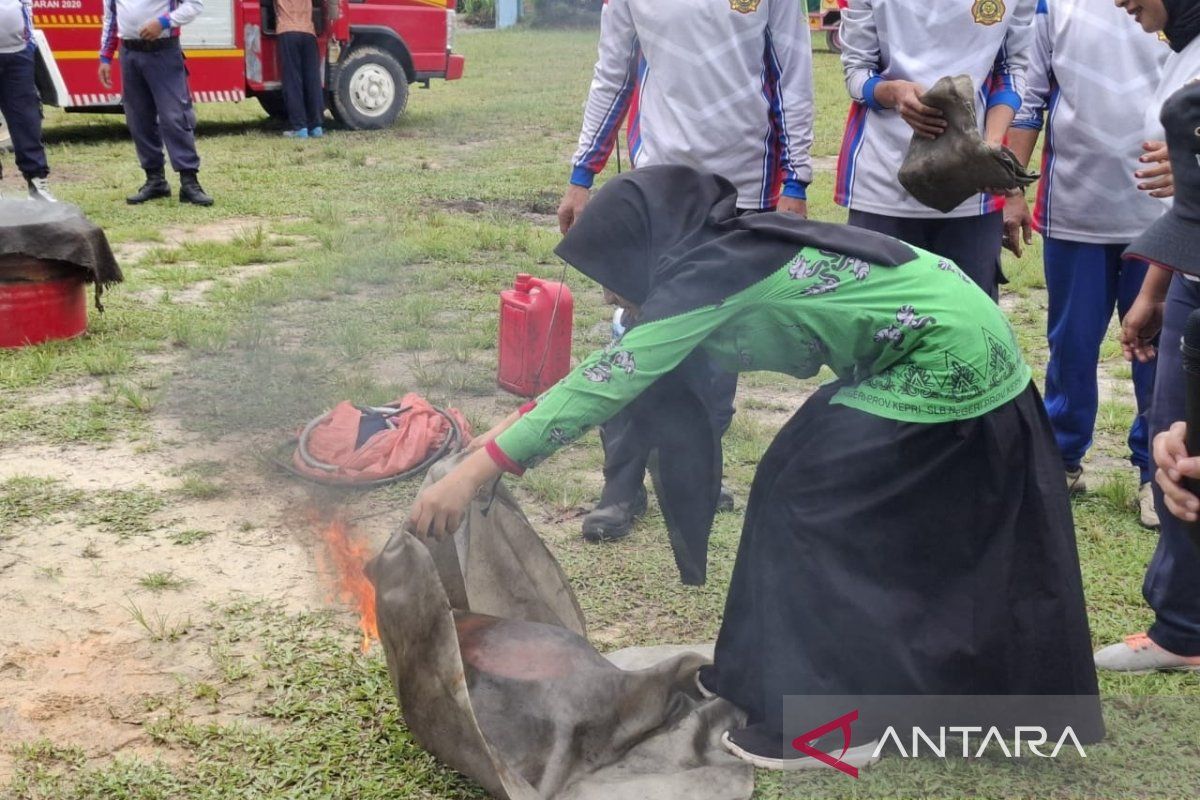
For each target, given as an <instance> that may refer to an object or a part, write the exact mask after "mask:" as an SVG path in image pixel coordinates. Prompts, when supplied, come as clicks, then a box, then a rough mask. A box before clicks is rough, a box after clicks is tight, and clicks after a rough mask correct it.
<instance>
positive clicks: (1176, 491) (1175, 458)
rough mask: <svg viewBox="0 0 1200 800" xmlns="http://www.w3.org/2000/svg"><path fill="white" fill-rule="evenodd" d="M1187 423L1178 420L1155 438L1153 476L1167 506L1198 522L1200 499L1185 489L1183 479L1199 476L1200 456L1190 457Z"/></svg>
mask: <svg viewBox="0 0 1200 800" xmlns="http://www.w3.org/2000/svg"><path fill="white" fill-rule="evenodd" d="M1186 435H1187V423H1186V422H1176V423H1175V424H1174V425H1172V426H1171V429H1170V430H1168V431H1163V432H1162V433H1160V434H1159V435H1158V436H1155V437H1154V463H1155V464H1157V465H1158V472H1157V473H1156V474H1155V476H1154V479H1155V481H1157V483H1158V486H1159V488H1161V489H1162V492H1163V500H1164V501H1166V504H1167V509H1168V510H1169V511H1170V512H1171V513H1172V514H1174V515H1175V516H1176V517H1178V518H1179V519H1182V520H1184V521H1186V522H1195V521H1196V519H1197V518H1198V513H1200V498H1197V497H1196V495H1194V494H1192V493H1191V491H1189V490H1188V489H1186V488H1184V485H1183V479H1184V478H1200V458H1189V457H1188V452H1187V446H1186V445H1185V444H1184V437H1185V436H1186Z"/></svg>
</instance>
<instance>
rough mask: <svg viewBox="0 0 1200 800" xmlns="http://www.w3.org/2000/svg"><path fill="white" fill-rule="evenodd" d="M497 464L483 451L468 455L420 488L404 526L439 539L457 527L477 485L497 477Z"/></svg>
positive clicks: (406, 528) (421, 535)
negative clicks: (438, 477)
mask: <svg viewBox="0 0 1200 800" xmlns="http://www.w3.org/2000/svg"><path fill="white" fill-rule="evenodd" d="M500 472H501V470H500V467H499V466H497V465H496V462H494V461H492V457H491V456H489V455H488V454H487V452H486V451H484V450H476V451H475V452H474V453H472V454H471V455H469V456H467V457H466V458H465V459H464V460H463V461H462V462H461V463H460V464H459V465H458V466H457V467H455V468H454V469H452V470H451V471H450V473H449V474H448V475H446V476H445V477H444V478H442V479H441V480H440V481H438V482H437V483H434V484H430V485H429V486H427V487H425V488H424V489H422V490H421V493H420V494H418V495H417V499H416V500H415V501H414V502H413V505H412V508H411V509H410V510H409V512H408V519H407V520H405V523H404V529H405V530H407V531H408V532H409V533H412V534H414V535H416V536H419V537H421V538H425V537H433V538H435V539H440V538H442V537H443V536H449V535H451V534H453V533H454V532H455V531H456V530H458V526H459V525H460V524H461V523H462V518H463V514H464V513H466V510H467V507H468V506H469V505H470V504H471V499H472V498H473V497H474V496H475V492H477V491H479V487H480V486H482V485H483V484H485V483H487V482H488V481H489V480H494V479H495V478H497V477H499V476H500Z"/></svg>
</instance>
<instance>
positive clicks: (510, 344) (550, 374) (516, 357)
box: [496, 273, 575, 397]
mask: <svg viewBox="0 0 1200 800" xmlns="http://www.w3.org/2000/svg"><path fill="white" fill-rule="evenodd" d="M574 316H575V301H574V299H573V298H572V297H571V290H570V289H569V288H567V285H566V284H565V283H558V282H557V281H547V280H542V279H541V278H535V277H533V276H532V275H527V274H525V273H520V274H519V275H517V279H516V280H515V281H514V282H513V287H512V288H511V289H505V290H504V291H502V292H500V342H499V349H500V366H499V370H498V373H497V377H496V382H497V383H498V384H499V385H500V388H502V389H505V390H507V391H510V392H512V393H513V394H516V395H520V396H521V397H535V396H537V395H539V394H541V393H542V392H544V391H545V390H546V389H549V388H550V387H551V386H553V385H554V384H555V383H558V381H559V380H561V379H562V378H563V377H564V376H565V375H566V374H567V373H568V372H569V371H570V369H571V328H572V325H573V323H574Z"/></svg>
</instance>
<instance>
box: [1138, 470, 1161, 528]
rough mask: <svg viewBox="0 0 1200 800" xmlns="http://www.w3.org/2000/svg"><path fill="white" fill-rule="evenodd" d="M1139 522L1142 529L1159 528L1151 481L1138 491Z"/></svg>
mask: <svg viewBox="0 0 1200 800" xmlns="http://www.w3.org/2000/svg"><path fill="white" fill-rule="evenodd" d="M1138 521H1139V522H1141V523H1142V527H1144V528H1150V529H1151V530H1153V529H1155V528H1157V527H1159V525H1160V523H1159V521H1158V511H1156V510H1155V508H1154V490H1153V488H1151V486H1150V481H1146V482H1145V483H1143V484H1142V485H1141V488H1139V489H1138Z"/></svg>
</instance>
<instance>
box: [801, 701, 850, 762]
mask: <svg viewBox="0 0 1200 800" xmlns="http://www.w3.org/2000/svg"><path fill="white" fill-rule="evenodd" d="M857 719H858V709H855V710H853V711H850V712H848V713H846V714H843V715H842V716H840V717H838V718H837V719H831V720H829V722H826V723H825V724H824V725H820V726H818V727H816V728H813V729H812V730H811V731H808V732H806V733H802V734H800V735H799V736H797V737H796V738H795V739H793V740H792V747H794V748H796V749H797V750H799V751H800V752H801V753H803V754H804V755H806V756H811V757H812V758H815V759H816V760H817V761H820V762H821V763H822V764H825V765H826V766H830V767H833V768H834V769H836V770H837V771H838V772H844V773H846V774H847V775H849V776H850V777H851V778H857V777H858V767H852V766H850V765H849V764H847V763H846V762H845V761H842V757H843V756H845V755H846V751H847V750H849V749H850V733H851V731H850V725H851V724H852V723H854V722H855V721H856V720H857ZM836 730H841V732H842V752H841V753H840V754H839V755H838V756H837V757H834V756H832V755H830V754H829V753H826V752H825V751H824V750H818V749H817V748H815V747H813V746H812V743H813V742H815V741H817V740H818V739H820V738H822V737H823V736H827V735H829V734H830V733H833V732H834V731H836Z"/></svg>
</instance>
